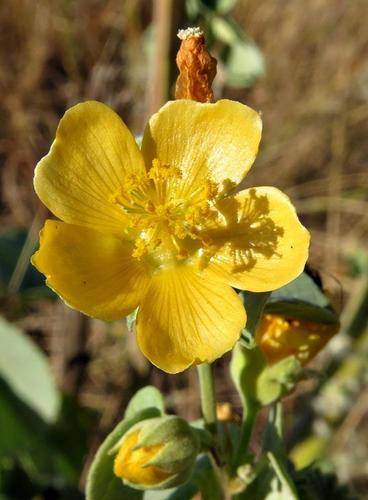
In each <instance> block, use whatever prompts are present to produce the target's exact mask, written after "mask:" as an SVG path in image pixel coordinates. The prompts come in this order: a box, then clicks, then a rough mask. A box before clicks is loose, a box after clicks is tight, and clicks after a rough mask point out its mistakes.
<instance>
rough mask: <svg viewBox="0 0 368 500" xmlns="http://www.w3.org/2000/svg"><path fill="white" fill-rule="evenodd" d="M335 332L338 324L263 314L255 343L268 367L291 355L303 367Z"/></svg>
mask: <svg viewBox="0 0 368 500" xmlns="http://www.w3.org/2000/svg"><path fill="white" fill-rule="evenodd" d="M338 329H339V325H338V324H323V323H316V322H314V321H307V320H303V319H288V318H283V317H282V316H278V315H274V314H265V315H264V316H263V318H262V320H261V321H260V324H259V325H258V327H257V331H256V342H257V345H258V346H259V347H260V349H261V350H262V352H263V354H264V355H265V357H266V359H267V362H268V363H269V364H273V363H276V362H277V361H280V360H281V359H284V358H286V357H287V356H291V355H294V356H296V357H297V358H298V359H299V361H300V362H301V364H302V365H305V364H307V363H308V362H309V361H310V360H311V359H312V358H314V357H315V356H316V355H317V354H318V353H319V351H320V350H321V349H323V348H324V346H325V345H326V344H327V342H328V341H329V340H330V339H331V337H332V336H333V335H335V334H336V333H337V332H338Z"/></svg>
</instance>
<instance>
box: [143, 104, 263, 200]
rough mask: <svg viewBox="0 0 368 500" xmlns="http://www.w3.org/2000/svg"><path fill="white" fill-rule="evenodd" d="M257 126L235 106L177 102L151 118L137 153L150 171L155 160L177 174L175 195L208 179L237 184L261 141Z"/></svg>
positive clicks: (248, 113) (251, 116) (247, 111)
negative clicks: (179, 181) (177, 186)
mask: <svg viewBox="0 0 368 500" xmlns="http://www.w3.org/2000/svg"><path fill="white" fill-rule="evenodd" d="M261 129H262V122H261V119H260V117H259V115H258V113H256V112H255V111H254V110H253V109H251V108H248V107H247V106H245V105H243V104H240V103H238V102H234V101H228V100H221V101H218V102H216V103H215V104H203V103H198V102H195V101H187V100H178V101H173V102H169V103H167V104H166V105H165V106H164V107H163V108H161V110H160V111H159V112H158V113H156V114H155V115H153V116H152V118H151V119H150V121H149V123H148V125H147V127H146V130H145V132H144V138H143V145H142V152H143V156H144V157H145V160H146V165H147V166H148V167H149V166H150V165H151V162H152V161H153V159H154V158H158V159H159V160H160V162H161V163H162V164H165V165H170V166H172V167H176V168H179V169H180V170H181V171H182V182H181V186H180V188H179V191H178V195H180V196H185V195H187V194H188V192H190V191H191V190H193V188H194V187H196V186H197V185H199V184H200V183H201V182H203V180H204V179H210V180H212V181H214V182H217V183H222V182H224V181H230V182H227V183H226V186H225V187H226V189H228V188H229V187H231V184H232V183H235V184H238V183H239V182H240V181H241V180H242V179H243V178H244V176H245V174H246V173H247V172H248V170H249V169H250V167H251V165H252V163H253V161H254V159H255V157H256V154H257V151H258V145H259V141H260V139H261Z"/></svg>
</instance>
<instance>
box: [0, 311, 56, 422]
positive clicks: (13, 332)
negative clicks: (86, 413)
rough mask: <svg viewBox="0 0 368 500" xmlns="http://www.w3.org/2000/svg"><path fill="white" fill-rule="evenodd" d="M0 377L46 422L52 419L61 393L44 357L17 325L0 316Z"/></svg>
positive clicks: (53, 419) (54, 417)
mask: <svg viewBox="0 0 368 500" xmlns="http://www.w3.org/2000/svg"><path fill="white" fill-rule="evenodd" d="M0 345H1V349H0V376H1V377H2V378H3V379H4V380H5V382H6V383H7V384H8V385H9V387H10V388H11V389H12V390H13V391H14V393H15V394H16V395H17V396H18V397H19V398H20V399H21V400H23V401H24V402H25V403H26V404H27V405H28V406H29V407H30V408H31V409H32V410H33V411H35V412H36V413H37V414H38V415H40V417H41V418H42V419H44V420H45V421H47V422H53V421H55V419H56V417H57V414H58V411H59V407H60V395H59V392H58V391H57V389H56V387H55V385H54V381H53V379H52V376H51V372H50V368H49V365H48V362H47V358H46V356H45V355H44V354H43V352H42V351H41V349H39V348H38V347H37V345H36V344H35V343H34V342H32V340H31V339H30V338H28V337H27V336H26V335H25V334H24V333H23V332H22V331H21V330H20V329H19V328H16V327H15V326H14V325H12V324H10V323H8V322H7V321H5V320H4V319H2V318H0Z"/></svg>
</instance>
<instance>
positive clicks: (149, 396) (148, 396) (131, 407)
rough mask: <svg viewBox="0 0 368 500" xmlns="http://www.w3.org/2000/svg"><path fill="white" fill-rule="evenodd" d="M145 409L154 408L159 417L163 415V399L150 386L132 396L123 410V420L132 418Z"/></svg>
mask: <svg viewBox="0 0 368 500" xmlns="http://www.w3.org/2000/svg"><path fill="white" fill-rule="evenodd" d="M147 408H156V409H157V410H158V411H159V414H160V415H163V414H164V413H165V402H164V398H163V396H162V394H161V392H160V391H159V390H158V389H156V387H153V386H152V385H147V386H146V387H143V388H142V389H140V390H139V391H137V392H136V393H135V394H134V396H133V397H132V399H131V400H130V402H129V404H128V406H127V409H126V410H125V418H132V417H134V416H135V415H136V414H137V413H139V412H141V411H142V410H146V409H147Z"/></svg>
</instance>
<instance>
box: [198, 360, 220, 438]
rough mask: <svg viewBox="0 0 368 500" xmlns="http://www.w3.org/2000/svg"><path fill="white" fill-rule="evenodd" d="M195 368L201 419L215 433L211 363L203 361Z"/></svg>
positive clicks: (214, 402)
mask: <svg viewBox="0 0 368 500" xmlns="http://www.w3.org/2000/svg"><path fill="white" fill-rule="evenodd" d="M197 369H198V377H199V387H200V394H201V407H202V414H203V419H204V422H205V424H206V428H207V429H208V431H210V432H211V433H212V434H215V433H216V427H217V418H216V395H215V382H214V377H213V370H212V365H210V364H208V363H203V364H201V365H198V366H197Z"/></svg>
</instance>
